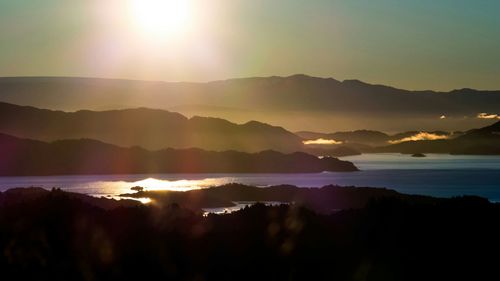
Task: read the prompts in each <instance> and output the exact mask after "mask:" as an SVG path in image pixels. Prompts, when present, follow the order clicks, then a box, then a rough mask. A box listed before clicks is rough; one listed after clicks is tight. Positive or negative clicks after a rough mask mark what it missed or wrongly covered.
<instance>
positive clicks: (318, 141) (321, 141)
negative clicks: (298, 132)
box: [302, 138, 342, 145]
mask: <svg viewBox="0 0 500 281" xmlns="http://www.w3.org/2000/svg"><path fill="white" fill-rule="evenodd" d="M302 143H303V144H305V145H318V144H322V145H332V144H342V142H341V141H336V140H331V139H323V138H319V139H315V140H305V141H303V142H302Z"/></svg>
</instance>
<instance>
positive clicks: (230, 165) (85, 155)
mask: <svg viewBox="0 0 500 281" xmlns="http://www.w3.org/2000/svg"><path fill="white" fill-rule="evenodd" d="M0 155H1V156H2V157H0V176H38V175H82V174H87V175H88V174H151V173H318V172H323V171H343V172H348V171H357V170H358V169H357V168H356V166H354V164H352V163H351V162H348V161H342V160H339V159H337V158H332V157H325V158H318V157H316V156H313V155H310V154H306V153H303V152H295V153H291V154H283V153H280V152H275V151H270V150H268V151H262V152H258V153H245V152H237V151H224V152H215V151H206V150H201V149H195V148H192V149H164V150H159V151H149V150H145V149H142V148H139V147H132V148H124V147H118V146H115V145H111V144H106V143H102V142H99V141H95V140H88V139H80V140H62V141H55V142H52V143H46V142H41V141H34V140H27V139H20V138H16V137H12V136H9V135H4V134H0Z"/></svg>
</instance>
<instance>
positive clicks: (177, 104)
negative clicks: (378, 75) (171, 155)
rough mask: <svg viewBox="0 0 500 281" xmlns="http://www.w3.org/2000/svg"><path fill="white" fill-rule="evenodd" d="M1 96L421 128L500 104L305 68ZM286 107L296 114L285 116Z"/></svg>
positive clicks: (107, 82) (36, 81) (20, 85)
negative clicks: (313, 73) (271, 73)
mask: <svg viewBox="0 0 500 281" xmlns="http://www.w3.org/2000/svg"><path fill="white" fill-rule="evenodd" d="M0 101H3V102H8V103H14V104H22V105H31V106H35V107H39V108H49V109H56V110H64V111H76V110H80V109H89V110H110V109H120V108H130V107H134V108H136V107H147V108H158V109H163V110H171V109H172V108H175V109H176V110H177V109H179V110H177V111H180V113H182V114H183V115H185V116H194V115H201V116H209V117H220V118H223V119H226V120H230V121H232V122H236V123H242V122H245V121H247V120H257V121H260V122H265V123H270V124H280V125H281V126H283V127H285V128H287V129H288V130H293V131H300V130H304V129H307V130H312V131H343V130H350V129H371V130H379V131H407V130H413V129H414V128H408V127H407V125H405V124H406V123H413V124H415V123H418V124H421V126H422V128H421V129H422V130H427V131H434V130H438V129H446V130H448V131H457V130H464V129H465V128H473V127H480V126H483V125H484V124H486V120H483V119H480V118H476V116H477V115H478V114H479V113H482V112H488V113H493V114H498V112H500V108H499V104H500V91H483V90H472V89H471V90H469V89H468V88H463V89H455V90H451V91H448V92H439V91H431V90H423V91H422V90H418V91H414V90H404V89H398V88H395V87H391V86H385V85H378V84H369V83H366V82H362V81H359V80H354V79H351V80H349V79H346V80H344V81H338V80H335V79H333V78H320V77H313V76H308V75H292V76H286V77H281V76H272V77H254V78H235V79H228V80H218V81H211V82H162V81H140V80H120V79H104V78H76V77H71V78H59V77H38V78H37V77H31V78H29V77H28V78H27V77H15V78H0ZM289 114H294V116H295V118H293V120H290V118H289V117H288V116H287V115H289ZM441 116H445V118H443V119H440V117H441ZM464 116H467V118H464Z"/></svg>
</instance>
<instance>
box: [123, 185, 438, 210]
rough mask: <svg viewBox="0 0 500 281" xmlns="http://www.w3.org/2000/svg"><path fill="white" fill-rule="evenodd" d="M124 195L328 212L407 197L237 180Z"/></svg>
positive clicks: (193, 204) (190, 204)
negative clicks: (291, 206)
mask: <svg viewBox="0 0 500 281" xmlns="http://www.w3.org/2000/svg"><path fill="white" fill-rule="evenodd" d="M146 188H147V187H146ZM122 196H124V197H132V198H134V197H135V198H151V199H152V200H153V201H154V202H155V204H157V205H159V206H161V205H163V206H167V205H169V204H173V203H176V204H179V205H180V206H181V207H184V208H188V209H192V210H195V211H196V210H199V209H203V208H221V207H232V206H234V203H233V202H282V203H286V204H292V203H294V204H297V205H300V206H305V207H307V208H308V209H310V210H314V211H316V212H320V213H325V214H330V213H332V212H336V211H338V210H341V209H352V208H362V207H364V206H365V205H366V204H367V203H368V202H369V201H370V200H373V199H376V198H382V197H401V198H403V197H406V195H403V194H400V193H398V192H396V191H394V190H389V189H383V188H370V187H341V186H334V185H329V186H324V187H322V188H304V187H297V186H293V185H279V186H270V187H266V188H262V187H255V186H248V185H242V184H236V183H234V184H227V185H223V186H217V187H211V188H206V189H200V190H191V191H186V192H179V191H168V190H161V191H141V192H137V193H128V194H123V195H122ZM412 200H415V201H417V200H431V199H430V198H429V197H424V196H412ZM432 200H434V199H432Z"/></svg>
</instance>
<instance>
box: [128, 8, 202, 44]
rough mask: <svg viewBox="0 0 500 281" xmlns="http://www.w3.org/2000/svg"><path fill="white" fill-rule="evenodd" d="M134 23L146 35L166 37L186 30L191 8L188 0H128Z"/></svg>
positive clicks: (189, 20)
mask: <svg viewBox="0 0 500 281" xmlns="http://www.w3.org/2000/svg"><path fill="white" fill-rule="evenodd" d="M129 1H130V11H131V14H132V17H133V21H134V23H135V24H136V25H137V26H138V27H139V28H140V29H141V32H143V33H145V34H146V35H150V36H154V37H159V38H160V39H168V38H170V37H172V36H174V35H179V34H182V33H184V32H186V31H187V30H188V28H189V25H190V22H191V20H192V19H191V17H192V9H191V3H190V1H189V0H129Z"/></svg>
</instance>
